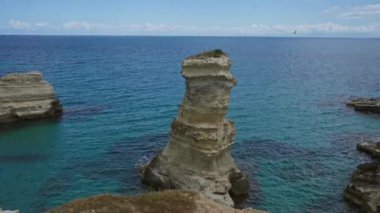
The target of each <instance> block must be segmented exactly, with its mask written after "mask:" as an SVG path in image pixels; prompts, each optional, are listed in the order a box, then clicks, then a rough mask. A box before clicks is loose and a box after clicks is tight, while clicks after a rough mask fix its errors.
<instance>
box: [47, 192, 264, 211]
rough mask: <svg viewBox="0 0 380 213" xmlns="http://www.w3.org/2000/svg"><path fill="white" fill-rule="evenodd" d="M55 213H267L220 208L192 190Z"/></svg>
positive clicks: (95, 200)
mask: <svg viewBox="0 0 380 213" xmlns="http://www.w3.org/2000/svg"><path fill="white" fill-rule="evenodd" d="M49 212H51V213H61V212H62V213H70V212H75V213H92V212H98V213H108V212H126V213H129V212H131V213H151V212H156V213H160V212H162V213H164V212H165V213H178V212H181V213H243V212H244V213H265V212H264V211H258V210H253V209H245V210H237V209H233V208H229V207H226V206H223V205H220V204H218V203H216V202H214V201H212V200H210V199H208V198H207V197H205V196H204V195H202V194H200V193H196V192H190V191H175V190H166V191H163V192H155V193H148V194H143V195H137V196H117V195H99V196H95V197H90V198H85V199H80V200H75V201H72V202H70V203H68V204H65V205H63V206H62V207H58V208H56V209H53V210H51V211H49Z"/></svg>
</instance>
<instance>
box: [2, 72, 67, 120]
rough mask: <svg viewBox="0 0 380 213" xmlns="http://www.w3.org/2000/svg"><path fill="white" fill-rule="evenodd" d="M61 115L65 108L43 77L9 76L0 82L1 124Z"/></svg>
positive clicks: (35, 75)
mask: <svg viewBox="0 0 380 213" xmlns="http://www.w3.org/2000/svg"><path fill="white" fill-rule="evenodd" d="M61 114H62V106H61V105H60V103H59V101H58V99H57V98H56V96H55V93H54V89H53V87H52V86H51V85H49V83H48V82H46V81H45V80H44V79H43V77H42V74H41V73H39V72H29V73H23V74H9V75H6V76H3V77H1V78H0V124H2V123H9V122H14V121H20V120H29V119H37V118H44V117H54V116H59V115H61Z"/></svg>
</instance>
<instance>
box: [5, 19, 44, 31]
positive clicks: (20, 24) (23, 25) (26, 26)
mask: <svg viewBox="0 0 380 213" xmlns="http://www.w3.org/2000/svg"><path fill="white" fill-rule="evenodd" d="M44 27H48V24H47V23H44V22H36V23H29V22H24V21H19V20H13V19H11V20H9V22H8V25H7V26H5V27H3V28H4V29H13V30H20V31H21V30H36V29H41V28H44Z"/></svg>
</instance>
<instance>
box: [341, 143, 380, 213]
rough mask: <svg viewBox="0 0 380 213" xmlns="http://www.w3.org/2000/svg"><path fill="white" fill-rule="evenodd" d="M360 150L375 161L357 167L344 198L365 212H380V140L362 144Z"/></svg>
mask: <svg viewBox="0 0 380 213" xmlns="http://www.w3.org/2000/svg"><path fill="white" fill-rule="evenodd" d="M357 148H358V150H360V151H363V152H365V153H367V154H368V155H369V156H371V157H372V158H373V159H374V161H373V162H370V163H364V164H361V165H359V166H358V167H357V169H356V171H355V172H354V173H353V174H352V177H351V183H350V184H349V185H348V186H347V187H346V190H345V191H344V197H345V198H346V199H348V200H349V201H351V202H352V203H354V204H356V205H359V206H360V207H361V208H362V209H363V210H365V212H368V213H375V212H380V161H379V160H380V158H379V157H380V139H374V140H369V141H365V142H362V143H360V144H358V146H357Z"/></svg>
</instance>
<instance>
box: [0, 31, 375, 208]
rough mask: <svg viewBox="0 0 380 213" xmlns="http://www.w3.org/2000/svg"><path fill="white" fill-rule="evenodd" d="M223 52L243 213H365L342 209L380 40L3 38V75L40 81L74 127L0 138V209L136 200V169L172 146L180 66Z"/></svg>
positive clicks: (16, 128) (0, 132)
mask: <svg viewBox="0 0 380 213" xmlns="http://www.w3.org/2000/svg"><path fill="white" fill-rule="evenodd" d="M214 48H221V49H223V50H224V51H226V52H227V53H228V54H229V55H230V57H231V60H232V63H233V66H232V73H233V75H234V76H235V78H236V79H237V81H238V84H237V86H236V87H235V88H234V89H233V91H232V99H231V104H230V109H229V113H228V118H229V119H231V120H234V121H235V122H236V126H237V137H236V139H235V144H234V145H233V151H232V152H233V157H234V159H235V160H236V162H237V163H238V164H239V166H240V167H241V168H242V169H243V170H244V172H246V173H247V174H248V175H249V177H250V180H251V186H252V189H251V195H250V197H249V198H248V199H247V200H246V202H245V203H244V205H245V206H250V207H254V208H259V209H264V210H269V211H270V212H274V213H276V212H292V213H297V212H356V211H357V209H356V208H355V207H353V206H351V205H349V204H348V203H347V202H345V201H344V200H343V198H342V193H343V191H344V188H345V186H346V185H347V184H348V182H349V179H350V176H351V174H352V172H353V171H354V169H355V167H356V166H357V165H358V164H360V163H362V162H365V161H369V159H368V158H367V157H366V156H364V155H362V154H360V153H359V152H357V151H356V149H355V146H356V143H357V142H359V141H360V140H361V139H362V138H367V137H379V136H380V116H376V115H367V114H361V113H357V112H354V111H353V110H352V109H350V108H347V107H346V106H345V104H344V102H345V101H347V100H349V99H351V98H355V97H361V96H363V97H368V96H371V97H379V96H380V39H338V38H334V39H329V38H244V37H241V38H239V37H231V38H230V37H101V36H99V37H97V36H92V37H86V36H78V37H73V36H0V75H3V74H6V73H10V72H24V71H31V70H40V71H41V72H42V73H43V74H44V76H45V78H46V79H47V80H48V81H49V82H50V83H51V84H52V85H54V87H55V90H56V92H57V94H58V96H59V98H60V100H61V102H62V104H63V106H64V110H65V114H64V116H63V117H62V118H61V119H60V120H58V121H52V120H41V121H36V122H27V123H24V124H16V125H7V126H2V127H1V128H0V207H1V208H3V209H20V210H21V212H22V213H24V212H25V213H34V212H42V211H46V210H47V209H49V208H52V207H55V206H57V205H61V204H63V203H65V202H67V201H70V200H72V199H75V198H80V197H84V196H90V195H95V194H98V193H121V194H137V193H142V192H144V191H146V190H147V188H146V187H144V186H143V185H142V184H141V183H140V179H139V174H138V173H139V167H140V166H141V165H142V164H144V163H146V162H148V161H149V159H151V157H152V156H153V155H155V154H157V153H158V152H159V151H160V149H162V148H163V146H164V145H165V143H166V142H167V137H168V131H169V128H170V123H171V121H172V120H173V118H174V117H175V116H176V113H177V106H178V104H179V103H180V102H181V98H182V96H183V93H184V80H183V78H182V77H181V75H180V65H181V61H182V60H183V59H184V58H185V57H186V56H188V55H191V54H195V53H198V52H200V51H203V50H208V49H214Z"/></svg>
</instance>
